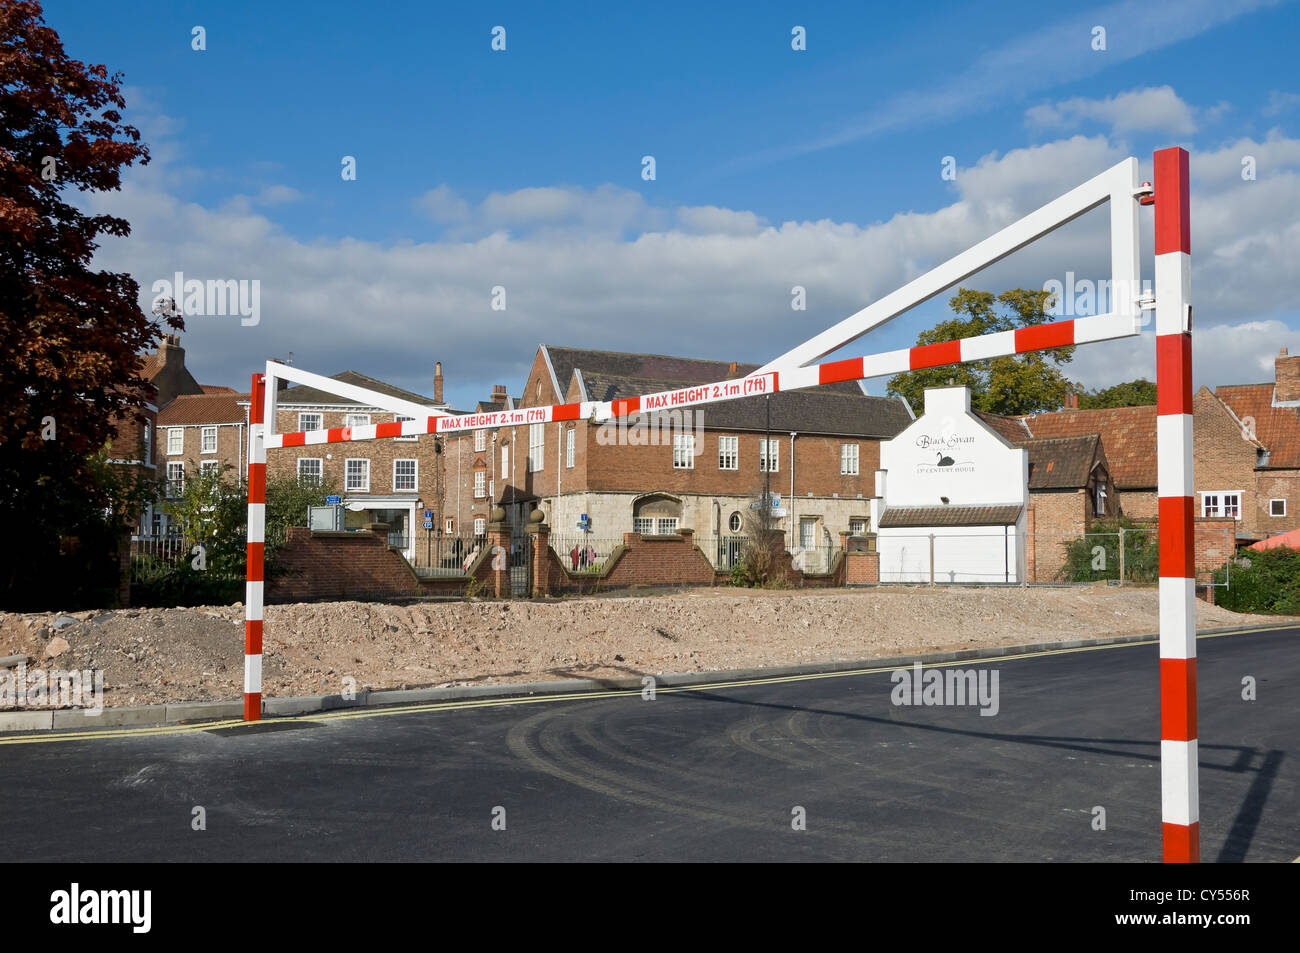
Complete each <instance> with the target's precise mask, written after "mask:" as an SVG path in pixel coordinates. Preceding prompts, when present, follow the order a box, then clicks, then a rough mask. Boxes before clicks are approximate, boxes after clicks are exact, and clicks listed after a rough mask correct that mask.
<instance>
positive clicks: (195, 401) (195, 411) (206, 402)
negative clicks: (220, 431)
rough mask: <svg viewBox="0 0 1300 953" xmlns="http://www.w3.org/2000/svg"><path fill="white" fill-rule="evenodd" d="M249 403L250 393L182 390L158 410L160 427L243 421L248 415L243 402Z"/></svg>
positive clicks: (239, 422) (240, 422)
mask: <svg viewBox="0 0 1300 953" xmlns="http://www.w3.org/2000/svg"><path fill="white" fill-rule="evenodd" d="M241 401H242V402H244V404H247V402H248V395H247V394H236V393H234V392H233V391H232V392H231V393H229V394H182V395H181V396H179V397H175V398H172V400H171V401H170V402H169V403H168V404H167V406H166V407H164V408H163V409H162V410H160V411H158V426H159V427H181V426H185V425H190V424H235V423H238V424H242V423H244V422H245V421H246V420H247V419H248V417H247V415H246V411H245V408H244V407H243V406H241V404H240V402H241Z"/></svg>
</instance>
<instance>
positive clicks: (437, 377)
mask: <svg viewBox="0 0 1300 953" xmlns="http://www.w3.org/2000/svg"><path fill="white" fill-rule="evenodd" d="M433 402H434V403H435V404H441V403H442V361H435V362H434V364H433Z"/></svg>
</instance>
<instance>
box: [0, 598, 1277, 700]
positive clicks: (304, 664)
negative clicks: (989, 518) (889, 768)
mask: <svg viewBox="0 0 1300 953" xmlns="http://www.w3.org/2000/svg"><path fill="white" fill-rule="evenodd" d="M1196 606H1197V625H1198V626H1199V627H1201V628H1213V627H1216V626H1229V625H1247V624H1255V623H1269V622H1280V621H1285V619H1284V618H1281V617H1277V616H1258V615H1239V614H1237V613H1234V612H1229V611H1227V610H1225V609H1221V608H1217V607H1215V606H1210V605H1207V604H1206V603H1204V602H1200V601H1198V602H1197V604H1196ZM1158 627H1159V617H1158V611H1157V596H1156V591H1155V590H1154V589H1129V588H1126V589H1119V588H1114V587H1106V586H1097V587H1086V588H1032V589H961V588H954V589H943V588H939V589H927V588H919V587H918V588H904V587H888V588H879V589H863V590H854V591H846V590H842V589H837V590H803V591H775V592H765V591H755V590H745V589H732V588H717V589H694V590H688V591H682V592H674V593H665V594H657V595H644V596H641V595H636V596H630V597H624V598H608V597H602V598H583V599H560V600H553V601H549V602H510V601H506V602H486V601H484V602H478V601H474V602H446V603H420V604H414V605H383V604H373V603H359V602H332V603H315V604H300V605H273V606H268V607H267V608H266V622H265V644H264V653H265V654H264V657H263V669H262V671H263V681H264V686H263V691H264V693H265V694H267V695H269V696H288V695H318V694H332V693H335V692H339V691H342V690H343V688H344V682H343V679H344V678H345V677H351V678H354V679H356V688H357V689H358V690H360V689H366V688H369V689H389V688H417V687H427V686H445V685H468V684H483V683H500V682H519V681H535V680H549V679H563V678H600V677H614V676H626V675H642V674H660V673H667V672H688V671H692V672H693V671H710V670H721V669H735V668H755V667H762V666H773V665H792V664H800V663H809V662H826V661H852V660H858V659H871V658H882V657H889V656H897V655H912V654H920V653H927V652H936V651H946V650H952V649H969V648H982V647H989V646H998V645H1016V644H1023V643H1028V642H1050V641H1064V640H1069V639H1078V638H1098V637H1105V636H1113V635H1127V634H1136V633H1143V632H1154V631H1156V630H1157V628H1158ZM243 632H244V630H243V606H242V605H239V604H236V605H234V606H216V607H208V608H194V609H126V610H116V611H92V612H76V613H68V614H66V615H65V614H60V613H49V614H16V613H6V614H0V656H9V655H25V656H26V657H27V665H28V667H29V669H30V668H36V667H40V668H46V669H53V668H59V669H64V670H72V669H76V670H85V669H92V670H95V669H102V670H103V671H104V686H105V691H104V704H105V705H108V706H120V705H145V704H155V703H159V702H178V701H208V700H221V699H225V700H231V699H235V698H238V697H240V695H241V693H242V692H243V671H244V665H243V650H244V635H243ZM58 639H61V640H63V641H64V642H66V643H67V644H66V647H65V646H64V645H62V644H61V643H60V642H58V641H56V640H58ZM54 652H57V654H53V655H52V654H51V653H54ZM15 664H16V663H15Z"/></svg>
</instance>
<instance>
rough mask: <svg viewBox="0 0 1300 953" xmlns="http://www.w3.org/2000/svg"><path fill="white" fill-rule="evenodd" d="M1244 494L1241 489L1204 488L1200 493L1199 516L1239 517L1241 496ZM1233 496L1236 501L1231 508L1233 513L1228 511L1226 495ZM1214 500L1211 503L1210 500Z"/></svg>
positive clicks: (1214, 517)
mask: <svg viewBox="0 0 1300 953" xmlns="http://www.w3.org/2000/svg"><path fill="white" fill-rule="evenodd" d="M1243 495H1244V494H1243V493H1242V492H1241V490H1205V491H1202V493H1201V516H1202V517H1203V518H1213V519H1237V520H1239V519H1241V498H1242V496H1243ZM1230 496H1235V497H1236V498H1237V502H1236V504H1235V506H1233V507H1232V508H1233V509H1235V510H1236V512H1235V513H1229V512H1228V510H1229V504H1228V497H1230ZM1211 500H1213V501H1214V502H1213V503H1211V502H1210V501H1211Z"/></svg>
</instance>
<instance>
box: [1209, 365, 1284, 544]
mask: <svg viewBox="0 0 1300 953" xmlns="http://www.w3.org/2000/svg"><path fill="white" fill-rule="evenodd" d="M1192 403H1193V411H1194V414H1195V420H1194V421H1193V428H1194V430H1193V440H1194V443H1195V451H1194V453H1193V470H1194V479H1195V481H1196V483H1195V489H1196V496H1195V497H1194V500H1193V506H1194V510H1193V513H1194V514H1195V515H1196V516H1198V517H1199V516H1200V513H1201V494H1202V493H1204V492H1207V491H1214V490H1226V491H1229V492H1233V491H1236V492H1240V493H1241V517H1240V522H1239V525H1238V529H1239V530H1242V531H1244V532H1247V533H1255V532H1256V531H1257V524H1258V515H1259V508H1258V502H1257V501H1258V497H1257V493H1256V485H1255V462H1256V458H1257V453H1256V447H1255V445H1254V444H1253V443H1251V442H1250V441H1249V440H1247V439H1246V437H1245V435H1244V434H1243V433H1242V428H1241V425H1240V424H1238V423H1237V421H1235V420H1234V419H1233V418H1232V416H1231V415H1230V414H1229V413H1228V412H1227V411H1226V410H1225V409H1224V407H1223V405H1222V404H1221V403H1219V401H1218V399H1217V398H1215V397H1214V395H1213V394H1211V393H1210V392H1209V391H1208V390H1206V389H1205V388H1201V390H1199V391H1198V392H1197V393H1196V396H1195V398H1194V399H1193V402H1192ZM1265 505H1267V504H1265Z"/></svg>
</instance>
